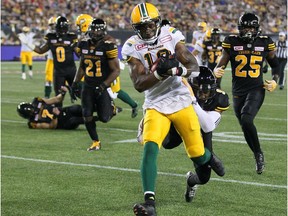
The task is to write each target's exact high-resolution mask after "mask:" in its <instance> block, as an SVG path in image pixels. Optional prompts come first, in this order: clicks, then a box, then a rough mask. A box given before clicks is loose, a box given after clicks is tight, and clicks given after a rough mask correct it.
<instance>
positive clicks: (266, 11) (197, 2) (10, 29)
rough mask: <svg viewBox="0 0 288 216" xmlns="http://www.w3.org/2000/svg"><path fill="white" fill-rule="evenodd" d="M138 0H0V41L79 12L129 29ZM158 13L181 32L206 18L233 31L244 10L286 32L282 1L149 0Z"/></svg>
mask: <svg viewBox="0 0 288 216" xmlns="http://www.w3.org/2000/svg"><path fill="white" fill-rule="evenodd" d="M140 2H142V1H135V0H110V1H106V0H93V1H92V0H78V1H73V0H58V1H56V0H46V1H42V0H2V5H1V14H2V16H1V19H2V20H1V44H19V41H18V40H17V37H16V34H17V33H19V32H21V29H22V27H23V26H28V27H30V28H31V29H32V31H33V32H35V33H37V34H38V35H41V36H43V35H45V33H46V29H47V25H48V23H47V22H48V19H49V18H50V17H52V16H59V15H62V16H65V17H66V18H67V19H68V20H69V21H70V23H71V30H75V31H76V26H75V25H74V23H75V19H76V17H77V16H78V15H79V14H81V13H87V14H90V15H91V16H93V17H99V18H102V19H104V20H106V22H107V25H108V31H109V30H122V31H126V30H130V31H132V28H131V25H130V13H131V11H132V9H133V7H134V6H135V5H136V4H138V3H140ZM149 2H151V3H153V4H155V5H156V6H157V7H158V8H159V10H160V13H161V15H162V18H166V19H168V20H170V21H171V22H172V23H173V26H174V27H176V28H178V29H180V30H181V31H182V32H184V33H187V32H193V31H194V30H195V29H196V26H197V23H198V22H200V21H206V22H207V23H208V25H210V26H212V27H219V28H221V29H222V31H223V32H226V33H235V32H237V21H238V18H239V16H240V14H242V13H243V12H245V11H249V12H254V13H256V14H257V15H258V16H259V17H260V20H261V29H262V32H263V33H265V34H273V33H278V32H279V31H287V26H286V25H287V1H286V0H273V1H267V0H242V1H235V0H186V1H183V0H151V1H149Z"/></svg>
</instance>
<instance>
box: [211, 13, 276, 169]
mask: <svg viewBox="0 0 288 216" xmlns="http://www.w3.org/2000/svg"><path fill="white" fill-rule="evenodd" d="M238 30H239V34H238V35H230V36H227V37H225V39H224V41H223V43H222V47H223V51H222V55H221V58H220V60H219V62H218V64H217V65H216V67H215V69H214V74H215V76H216V77H217V78H220V77H222V76H223V75H224V72H225V71H224V69H225V67H226V66H227V64H228V62H229V61H230V62H231V72H232V84H233V85H232V94H233V108H234V113H235V115H236V117H237V119H238V121H239V123H240V125H241V128H242V131H243V133H244V137H245V140H246V142H247V144H248V146H249V147H250V149H251V151H252V152H253V155H254V157H255V161H256V172H257V173H258V174H261V173H262V172H263V170H264V167H265V162H264V154H263V151H262V149H261V146H260V142H259V138H258V133H257V129H256V126H255V124H254V119H255V117H256V115H257V113H258V111H259V110H260V108H261V106H262V104H263V101H264V97H265V90H267V91H268V92H272V91H274V90H275V88H276V86H277V80H278V74H277V73H275V74H273V75H272V80H265V82H263V70H262V67H263V63H264V61H265V59H266V60H267V62H268V64H269V65H270V66H271V68H272V69H273V68H276V67H277V66H278V61H277V58H276V55H275V43H274V42H273V41H272V39H271V38H270V37H268V36H261V35H260V23H259V18H258V16H257V15H255V14H253V13H245V14H243V15H241V16H240V18H239V21H238Z"/></svg>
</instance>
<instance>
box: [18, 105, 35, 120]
mask: <svg viewBox="0 0 288 216" xmlns="http://www.w3.org/2000/svg"><path fill="white" fill-rule="evenodd" d="M17 112H18V114H19V115H20V116H21V117H22V118H25V119H29V118H30V117H31V116H33V112H34V106H33V105H32V104H31V103H27V102H22V103H20V104H19V105H18V106H17Z"/></svg>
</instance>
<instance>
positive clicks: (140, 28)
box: [131, 3, 162, 44]
mask: <svg viewBox="0 0 288 216" xmlns="http://www.w3.org/2000/svg"><path fill="white" fill-rule="evenodd" d="M161 22H162V21H161V17H160V13H159V11H158V9H157V8H156V7H155V6H154V5H153V4H150V3H141V4H138V5H136V6H135V7H134V9H133V11H132V13H131V24H132V27H133V29H134V32H135V33H136V34H137V35H138V37H139V38H140V39H141V40H142V41H143V43H146V44H153V43H155V41H156V40H157V39H158V37H159V34H160V29H161Z"/></svg>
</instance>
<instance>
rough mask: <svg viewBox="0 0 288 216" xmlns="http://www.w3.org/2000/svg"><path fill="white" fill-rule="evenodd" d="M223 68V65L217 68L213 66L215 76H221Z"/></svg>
mask: <svg viewBox="0 0 288 216" xmlns="http://www.w3.org/2000/svg"><path fill="white" fill-rule="evenodd" d="M224 68H225V66H224V65H223V66H221V67H218V68H214V71H213V73H214V75H215V77H216V78H221V77H222V76H223V75H224V71H225V70H224Z"/></svg>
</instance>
